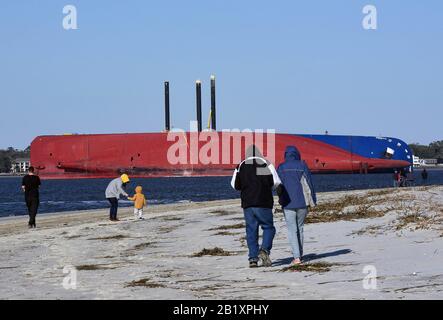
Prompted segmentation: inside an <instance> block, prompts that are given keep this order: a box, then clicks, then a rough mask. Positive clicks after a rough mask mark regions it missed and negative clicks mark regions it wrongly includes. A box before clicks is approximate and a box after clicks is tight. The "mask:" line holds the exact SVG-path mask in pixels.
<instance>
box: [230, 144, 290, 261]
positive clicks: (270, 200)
mask: <svg viewBox="0 0 443 320" xmlns="http://www.w3.org/2000/svg"><path fill="white" fill-rule="evenodd" d="M280 183H281V182H280V179H279V177H278V175H277V172H276V170H275V168H274V166H273V165H272V164H271V163H269V162H268V161H267V160H265V159H264V158H263V156H262V155H261V152H260V150H259V149H258V148H257V147H256V146H254V145H252V146H250V147H249V148H248V149H247V151H246V159H245V160H244V161H242V162H241V163H240V164H239V165H238V166H237V168H236V169H235V171H234V175H233V176H232V180H231V186H232V187H233V188H234V189H235V190H238V191H241V206H242V208H243V213H244V218H245V222H246V242H247V244H248V248H249V267H251V268H256V267H258V262H259V261H260V260H261V264H262V266H264V267H270V266H272V261H271V258H270V257H269V256H270V254H271V249H272V243H273V240H274V236H275V227H274V217H273V214H272V208H273V207H274V197H273V195H272V189H273V187H276V186H278V185H279V184H280ZM259 227H261V228H262V230H263V241H262V245H261V247H259V243H258V238H259Z"/></svg>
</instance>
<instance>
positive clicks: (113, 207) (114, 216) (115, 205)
mask: <svg viewBox="0 0 443 320" xmlns="http://www.w3.org/2000/svg"><path fill="white" fill-rule="evenodd" d="M108 201H109V203H110V204H111V209H110V210H109V218H110V219H111V220H115V219H117V211H118V199H117V198H108Z"/></svg>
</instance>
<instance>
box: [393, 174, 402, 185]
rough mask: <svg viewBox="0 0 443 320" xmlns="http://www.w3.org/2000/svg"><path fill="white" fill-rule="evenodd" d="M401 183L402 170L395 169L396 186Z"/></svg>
mask: <svg viewBox="0 0 443 320" xmlns="http://www.w3.org/2000/svg"><path fill="white" fill-rule="evenodd" d="M400 184H401V174H400V171H398V170H395V171H394V188H398V187H400Z"/></svg>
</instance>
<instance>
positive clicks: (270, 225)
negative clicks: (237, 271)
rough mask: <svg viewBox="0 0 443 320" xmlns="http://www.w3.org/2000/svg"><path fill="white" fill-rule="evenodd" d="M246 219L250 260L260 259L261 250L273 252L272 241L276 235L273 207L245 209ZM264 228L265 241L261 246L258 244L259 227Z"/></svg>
mask: <svg viewBox="0 0 443 320" xmlns="http://www.w3.org/2000/svg"><path fill="white" fill-rule="evenodd" d="M243 213H244V215H245V221H246V242H247V243H248V248H249V261H258V254H259V251H260V250H264V251H266V252H267V253H268V254H270V253H271V249H272V241H273V240H274V236H275V227H274V216H273V215H272V209H268V208H255V207H251V208H247V209H243ZM259 227H261V228H262V230H263V241H262V245H261V247H259V245H258V229H259Z"/></svg>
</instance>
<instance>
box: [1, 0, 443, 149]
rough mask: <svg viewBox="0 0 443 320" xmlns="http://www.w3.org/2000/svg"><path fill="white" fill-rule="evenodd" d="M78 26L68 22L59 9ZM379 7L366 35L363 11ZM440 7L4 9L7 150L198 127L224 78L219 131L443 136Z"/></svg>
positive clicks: (101, 0)
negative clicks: (64, 137)
mask: <svg viewBox="0 0 443 320" xmlns="http://www.w3.org/2000/svg"><path fill="white" fill-rule="evenodd" d="M67 4H72V5H75V6H76V8H77V10H78V26H79V29H78V30H71V31H66V30H64V29H63V28H62V20H63V12H62V9H63V7H64V6H65V5H67ZM367 4H373V5H375V6H376V7H377V10H378V29H377V30H376V31H374V30H364V29H363V28H362V25H361V21H362V19H363V16H364V15H363V13H362V8H363V7H364V6H365V5H367ZM442 39H443V2H442V1H437V0H433V1H431V0H428V1H418V0H415V1H411V0H401V1H400V0H396V1H394V0H390V1H369V0H368V1H358V0H353V1H349V0H335V1H330V0H324V1H319V0H311V1H294V0H291V1H272V2H271V1H261V0H254V1H246V0H244V1H233V0H211V1H207V0H189V1H178V0H177V1H173V0H171V1H146V0H140V1H135V0H130V1H114V0H107V1H105V0H94V1H90V0H89V1H83V0H82V1H80V0H79V1H74V0H70V1H68V0H66V1H58V0H51V1H50V0H46V1H36V0H34V1H32V0H29V1H23V0H14V1H12V0H2V1H1V2H0V40H1V44H0V61H1V62H0V67H1V70H0V106H1V115H0V148H5V147H8V146H14V147H17V148H24V147H26V146H28V145H29V143H30V142H31V141H32V139H33V138H34V137H36V136H38V135H43V134H63V133H113V132H152V131H154V132H155V131H159V130H162V129H163V125H164V120H163V81H165V80H169V81H170V82H171V111H172V122H173V125H174V127H177V128H185V129H186V128H189V120H191V119H195V88H194V83H195V80H197V79H201V80H202V81H203V93H204V96H203V105H204V118H205V119H206V118H207V114H208V109H209V86H208V84H209V76H210V75H211V74H215V75H216V76H217V98H218V99H217V104H218V127H219V129H223V128H241V129H243V128H252V129H254V128H263V129H267V128H272V129H276V130H277V132H287V133H323V132H324V131H325V130H328V131H329V133H330V134H353V135H376V136H377V135H383V136H393V137H398V138H401V139H404V140H405V141H407V142H421V143H429V142H431V141H433V140H437V139H443V134H442V133H443V129H442V122H443V108H442V107H443V105H442V104H443V79H442V74H443V58H442V57H443V42H442Z"/></svg>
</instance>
